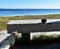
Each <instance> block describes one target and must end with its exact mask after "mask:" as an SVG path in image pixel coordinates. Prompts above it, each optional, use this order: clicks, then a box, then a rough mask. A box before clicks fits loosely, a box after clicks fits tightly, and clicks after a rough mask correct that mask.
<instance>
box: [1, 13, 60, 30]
mask: <svg viewBox="0 0 60 49" xmlns="http://www.w3.org/2000/svg"><path fill="white" fill-rule="evenodd" d="M42 18H47V19H59V18H60V14H52V15H34V16H31V15H28V16H11V17H2V16H1V17H0V30H4V29H6V23H7V22H9V20H24V19H42Z"/></svg>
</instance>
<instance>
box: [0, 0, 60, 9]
mask: <svg viewBox="0 0 60 49" xmlns="http://www.w3.org/2000/svg"><path fill="white" fill-rule="evenodd" d="M0 8H7V9H60V0H0Z"/></svg>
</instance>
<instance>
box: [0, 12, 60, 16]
mask: <svg viewBox="0 0 60 49" xmlns="http://www.w3.org/2000/svg"><path fill="white" fill-rule="evenodd" d="M47 15H48V16H49V15H60V13H58V14H31V15H29V14H27V15H7V16H5V15H3V16H0V17H15V16H20V17H24V16H28V17H29V16H47Z"/></svg>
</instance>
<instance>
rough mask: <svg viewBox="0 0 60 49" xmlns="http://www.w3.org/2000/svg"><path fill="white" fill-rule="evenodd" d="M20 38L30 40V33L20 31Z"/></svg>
mask: <svg viewBox="0 0 60 49" xmlns="http://www.w3.org/2000/svg"><path fill="white" fill-rule="evenodd" d="M22 39H23V40H27V41H28V40H30V33H22Z"/></svg>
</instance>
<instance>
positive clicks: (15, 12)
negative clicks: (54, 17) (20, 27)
mask: <svg viewBox="0 0 60 49" xmlns="http://www.w3.org/2000/svg"><path fill="white" fill-rule="evenodd" d="M46 14H60V9H0V16H20V15H46Z"/></svg>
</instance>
